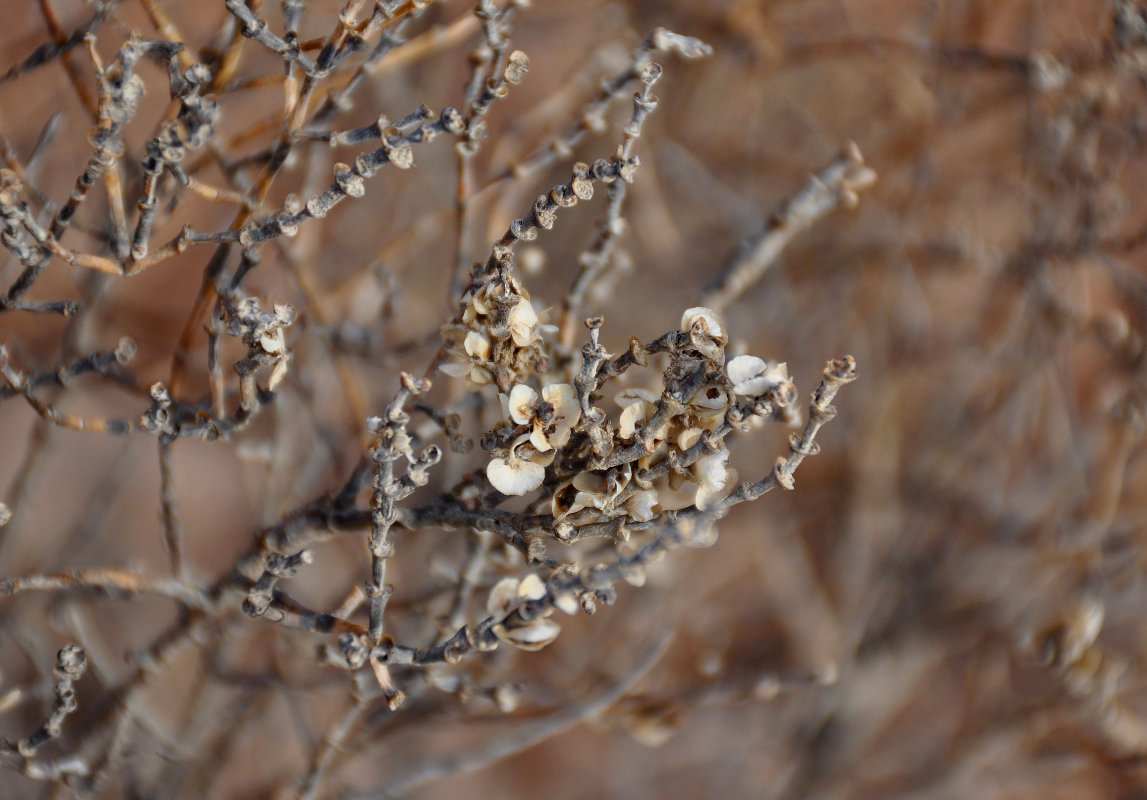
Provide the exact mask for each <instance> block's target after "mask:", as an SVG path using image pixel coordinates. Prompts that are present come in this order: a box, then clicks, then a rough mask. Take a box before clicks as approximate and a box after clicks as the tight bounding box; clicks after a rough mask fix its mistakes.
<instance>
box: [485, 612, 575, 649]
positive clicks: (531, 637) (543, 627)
mask: <svg viewBox="0 0 1147 800" xmlns="http://www.w3.org/2000/svg"><path fill="white" fill-rule="evenodd" d="M493 630H494V635H495V636H497V637H498V638H499V639H501V640H502V641H503V642H506V643H507V644H512V645H513V646H514V647H517V648H518V649H519V650H528V651H531V652H532V651H535V650H541V649H542V648H543V647H545V646H546V645H548V644H549V643H550V642H552V641H553V640H554V639H556V638H558V634H559V633H561V631H562V626H561V625H558V624H557V623H556V622H554V621H553V620H552V619H536V620H533V621H532V622H530V623H529V624H528V625H523V626H522V627H520V628H514V629H513V630H507V629H506V626H505V625H495V626H494V629H493Z"/></svg>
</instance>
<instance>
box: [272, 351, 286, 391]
mask: <svg viewBox="0 0 1147 800" xmlns="http://www.w3.org/2000/svg"><path fill="white" fill-rule="evenodd" d="M285 377H287V359H285V358H284V359H282V360H281V361H279V362H278V363H276V364H275V368H274V369H273V370H271V377H269V378H267V391H270V392H273V391H275V389H276V388H278V386H279V384H280V383H282V381H283V378H285Z"/></svg>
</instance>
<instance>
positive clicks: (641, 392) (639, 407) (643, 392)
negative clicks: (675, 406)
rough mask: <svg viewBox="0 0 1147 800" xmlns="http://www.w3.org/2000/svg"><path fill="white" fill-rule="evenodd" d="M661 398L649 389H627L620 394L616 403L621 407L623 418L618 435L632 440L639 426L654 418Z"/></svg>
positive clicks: (621, 417) (616, 398)
mask: <svg viewBox="0 0 1147 800" xmlns="http://www.w3.org/2000/svg"><path fill="white" fill-rule="evenodd" d="M659 399H660V398H659V397H658V396H657V394H656V393H655V392H651V391H649V390H647V389H626V390H624V391H622V392H618V394H617V397H615V398H614V400H615V402H616V403H617V404H618V405H619V406H621V409H622V410H621V416H620V417H619V418H618V421H617V435H618V436H620V437H621V438H622V439H625V440H627V441H628V440H629V439H632V438H633V437H634V436H635V435H636V433H637V426H638V425H640V424H641V423H642V422H645V420H647V419H649V418H650V417H651V416H653V413H654V412H655V411H656V410H657V401H658V400H659Z"/></svg>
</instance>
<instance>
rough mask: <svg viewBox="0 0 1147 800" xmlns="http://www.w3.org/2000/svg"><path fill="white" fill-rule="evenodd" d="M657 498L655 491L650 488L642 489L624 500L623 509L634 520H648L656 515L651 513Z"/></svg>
mask: <svg viewBox="0 0 1147 800" xmlns="http://www.w3.org/2000/svg"><path fill="white" fill-rule="evenodd" d="M657 500H658V498H657V492H655V491H653V490H652V489H642V490H641V491H640V492H635V493H634V494H633V496H632V497H630V498H629V499H628V500H626V501H625V510H626V512H628V514H629V516H630V517H631V518H632V519H633V520H634V521H635V522H649V520H651V519H653V518H654V517H655V516H657V515H656V514H654V513H653V507H654V506H656V505H657Z"/></svg>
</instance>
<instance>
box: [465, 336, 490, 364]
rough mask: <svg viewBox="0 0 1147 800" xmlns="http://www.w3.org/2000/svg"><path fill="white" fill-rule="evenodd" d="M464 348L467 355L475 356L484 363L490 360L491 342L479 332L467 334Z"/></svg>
mask: <svg viewBox="0 0 1147 800" xmlns="http://www.w3.org/2000/svg"><path fill="white" fill-rule="evenodd" d="M463 347H465V348H466V355H468V356H473V357H474V358H477V359H480V360H482V361H489V360H490V340H489V339H488V338H486V336H485V335H484V334H481V333H479V332H478V331H470V332H469V333H467V334H466V341H465V342H463Z"/></svg>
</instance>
